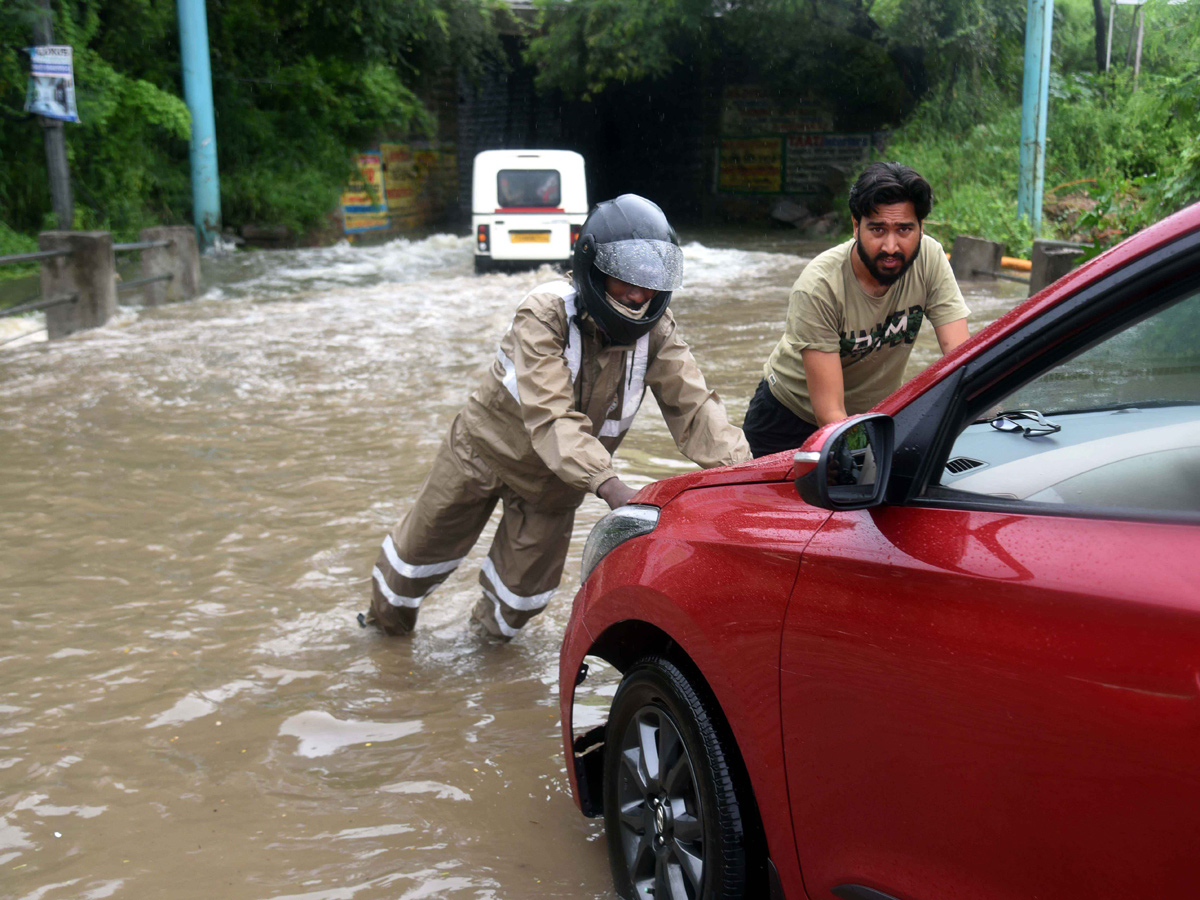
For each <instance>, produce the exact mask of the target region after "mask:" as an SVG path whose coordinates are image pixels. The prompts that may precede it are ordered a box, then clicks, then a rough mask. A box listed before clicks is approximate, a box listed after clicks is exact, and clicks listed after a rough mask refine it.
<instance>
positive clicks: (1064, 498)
mask: <svg viewBox="0 0 1200 900" xmlns="http://www.w3.org/2000/svg"><path fill="white" fill-rule="evenodd" d="M948 491H951V492H953V494H950V493H947V492H948ZM929 493H930V494H931V495H934V496H943V497H945V496H952V495H953V496H959V497H961V496H962V495H964V494H968V495H969V494H974V495H983V496H988V497H991V498H995V499H1002V500H1017V501H1022V502H1025V503H1029V504H1030V505H1031V507H1032V506H1037V505H1042V504H1051V505H1054V506H1056V507H1059V508H1062V507H1064V506H1069V507H1078V508H1082V509H1086V510H1107V511H1112V512H1114V513H1117V514H1119V512H1120V511H1121V510H1128V511H1136V512H1147V511H1148V512H1171V513H1179V512H1198V511H1200V293H1196V294H1192V295H1190V296H1187V297H1185V298H1184V299H1182V300H1181V301H1180V302H1178V303H1176V304H1174V305H1173V306H1170V307H1167V308H1166V309H1163V310H1160V311H1159V312H1158V313H1156V314H1155V315H1153V316H1151V317H1149V318H1147V319H1144V320H1142V321H1140V322H1138V323H1136V324H1134V325H1131V326H1130V327H1128V328H1126V329H1124V330H1122V331H1120V332H1118V333H1116V334H1113V335H1110V336H1109V337H1108V338H1106V339H1105V340H1104V341H1102V342H1100V343H1099V344H1096V345H1094V346H1092V347H1091V348H1090V349H1088V350H1085V351H1084V352H1082V353H1080V354H1078V355H1076V356H1074V357H1072V358H1071V359H1069V360H1067V361H1065V362H1063V363H1062V364H1061V365H1059V366H1057V367H1055V368H1054V369H1051V370H1050V371H1048V372H1045V373H1044V374H1042V375H1041V376H1040V377H1038V378H1036V379H1034V380H1033V381H1031V382H1029V383H1028V384H1026V385H1025V386H1023V387H1022V388H1020V389H1019V390H1017V391H1016V392H1014V393H1013V394H1011V395H1010V396H1008V397H1006V398H1005V399H1004V400H1002V401H1001V402H1000V403H999V404H998V405H997V406H996V407H995V408H994V409H993V410H991V411H990V412H989V413H988V416H987V417H986V418H985V419H984V420H981V421H979V422H975V423H973V424H970V425H968V426H967V427H966V428H965V429H964V430H963V431H962V433H961V434H959V436H958V438H957V440H956V441H955V443H954V446H953V449H952V450H951V452H950V455H949V458H948V461H947V463H946V466H945V468H944V470H943V472H942V475H941V478H940V479H939V484H938V485H937V487H936V488H934V489H932V490H931V491H930V492H929Z"/></svg>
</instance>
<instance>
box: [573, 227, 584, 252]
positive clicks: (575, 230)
mask: <svg viewBox="0 0 1200 900" xmlns="http://www.w3.org/2000/svg"><path fill="white" fill-rule="evenodd" d="M582 229H583V226H582V225H572V226H571V250H574V249H575V242H576V241H577V240H579V232H580V231H581V230H582Z"/></svg>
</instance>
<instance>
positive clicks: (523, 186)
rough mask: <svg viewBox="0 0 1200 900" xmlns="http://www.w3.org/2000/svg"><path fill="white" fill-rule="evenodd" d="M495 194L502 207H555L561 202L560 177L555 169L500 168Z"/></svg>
mask: <svg viewBox="0 0 1200 900" xmlns="http://www.w3.org/2000/svg"><path fill="white" fill-rule="evenodd" d="M496 196H497V197H498V198H499V201H500V206H501V207H502V208H514V207H516V208H521V207H525V208H551V209H553V208H555V207H558V206H560V205H561V204H562V178H561V177H560V176H559V174H558V172H557V170H555V169H501V170H500V173H499V174H498V175H497V176H496Z"/></svg>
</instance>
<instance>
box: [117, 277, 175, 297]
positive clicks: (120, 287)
mask: <svg viewBox="0 0 1200 900" xmlns="http://www.w3.org/2000/svg"><path fill="white" fill-rule="evenodd" d="M174 277H175V276H174V274H172V273H171V272H166V273H165V274H163V275H148V276H147V277H145V278H135V279H133V280H132V281H122V282H119V283H118V284H117V293H118V294H119V293H120V292H121V291H132V290H134V289H135V288H140V287H142V286H144V285H147V284H154V283H155V282H158V281H170V280H171V279H172V278H174Z"/></svg>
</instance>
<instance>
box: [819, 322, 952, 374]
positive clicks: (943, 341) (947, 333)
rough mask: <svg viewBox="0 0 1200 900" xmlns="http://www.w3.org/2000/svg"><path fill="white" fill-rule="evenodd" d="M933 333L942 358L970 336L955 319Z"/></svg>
mask: <svg viewBox="0 0 1200 900" xmlns="http://www.w3.org/2000/svg"><path fill="white" fill-rule="evenodd" d="M933 332H934V334H936V335H937V340H938V346H939V347H941V348H942V356H945V355H946V354H948V353H949V352H950V351H951V350H953V349H954V348H955V347H957V346H958V345H959V344H962V343H964V342H965V341H966V340H967V339H968V338H969V337H970V336H971V332H970V331H969V330H968V329H967V320H966V319H956V320H954V321H953V322H947V323H946V324H945V325H938V326H937V327H936V328H934V329H933ZM806 364H807V361H806Z"/></svg>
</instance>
